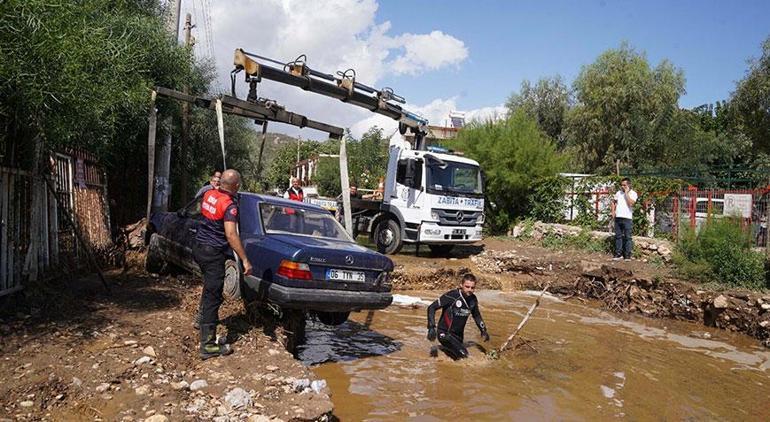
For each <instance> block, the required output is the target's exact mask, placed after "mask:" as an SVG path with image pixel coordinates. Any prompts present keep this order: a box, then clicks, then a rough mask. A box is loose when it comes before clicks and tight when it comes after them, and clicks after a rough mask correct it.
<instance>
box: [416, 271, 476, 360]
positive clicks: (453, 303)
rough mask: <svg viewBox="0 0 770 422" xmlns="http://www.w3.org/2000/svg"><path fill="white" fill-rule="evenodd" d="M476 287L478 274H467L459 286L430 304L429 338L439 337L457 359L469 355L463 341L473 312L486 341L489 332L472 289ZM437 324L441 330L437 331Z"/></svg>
mask: <svg viewBox="0 0 770 422" xmlns="http://www.w3.org/2000/svg"><path fill="white" fill-rule="evenodd" d="M475 289H476V277H475V276H474V275H473V274H465V275H464V276H463V278H462V281H461V282H460V287H459V288H458V289H454V290H450V291H448V292H446V293H444V294H443V295H441V297H439V298H438V299H436V300H435V301H434V302H433V303H431V304H430V306H428V340H429V341H433V340H436V337H437V336H438V341H439V343H441V345H442V346H444V350H445V351H446V353H447V354H448V355H449V356H450V357H451V358H452V359H454V360H457V359H464V358H467V357H468V349H466V348H465V345H464V344H463V336H464V332H465V323H466V322H467V321H468V316H470V315H472V316H473V320H474V321H476V326H478V327H479V330H480V331H481V337H482V338H483V339H484V341H485V342H487V341H489V333H488V332H487V326H486V324H484V319H483V318H482V317H481V312H480V311H479V301H478V299H477V298H476V295H474V294H473V291H474V290H475ZM439 308H441V317H440V318H439V321H438V327H437V326H436V322H435V316H436V311H437V310H438V309H439ZM437 328H438V331H437Z"/></svg>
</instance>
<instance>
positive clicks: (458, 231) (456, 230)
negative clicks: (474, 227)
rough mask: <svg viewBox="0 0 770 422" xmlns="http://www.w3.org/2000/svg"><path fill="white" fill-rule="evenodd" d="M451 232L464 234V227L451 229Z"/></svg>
mask: <svg viewBox="0 0 770 422" xmlns="http://www.w3.org/2000/svg"><path fill="white" fill-rule="evenodd" d="M452 234H465V229H452Z"/></svg>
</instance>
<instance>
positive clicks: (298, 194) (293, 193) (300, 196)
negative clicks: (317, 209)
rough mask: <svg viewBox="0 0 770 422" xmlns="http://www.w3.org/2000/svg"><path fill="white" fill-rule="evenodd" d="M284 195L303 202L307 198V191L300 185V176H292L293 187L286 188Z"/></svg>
mask: <svg viewBox="0 0 770 422" xmlns="http://www.w3.org/2000/svg"><path fill="white" fill-rule="evenodd" d="M283 197H284V198H286V199H291V200H292V201H299V202H302V201H303V200H304V199H305V193H304V192H303V191H302V188H301V187H300V185H299V179H298V178H296V177H292V178H291V187H290V188H289V189H286V192H284V193H283Z"/></svg>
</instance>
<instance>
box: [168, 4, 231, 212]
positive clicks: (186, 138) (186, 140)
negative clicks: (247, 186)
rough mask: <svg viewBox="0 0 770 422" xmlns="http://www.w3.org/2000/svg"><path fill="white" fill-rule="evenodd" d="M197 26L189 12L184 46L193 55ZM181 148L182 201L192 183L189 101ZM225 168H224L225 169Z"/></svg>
mask: <svg viewBox="0 0 770 422" xmlns="http://www.w3.org/2000/svg"><path fill="white" fill-rule="evenodd" d="M194 27H195V26H194V25H193V24H192V15H190V14H189V13H188V14H187V15H186V16H185V18H184V46H185V48H186V49H187V51H188V52H189V53H190V54H191V55H192V48H193V44H194V42H193V41H192V35H191V34H190V32H191V31H192V29H193V28H194ZM182 92H184V93H185V94H189V93H190V85H188V84H187V83H185V85H184V88H183V89H182ZM181 143H182V144H181V150H180V151H179V155H180V156H181V160H178V161H179V164H180V165H181V166H182V180H181V186H180V187H179V196H181V197H182V201H186V200H187V198H188V195H187V193H188V192H187V188H188V185H189V184H190V174H189V171H187V163H188V159H187V150H188V148H189V145H190V103H188V102H187V101H185V102H183V103H182V139H181ZM223 170H224V169H223ZM211 173H212V174H213V171H212V172H211Z"/></svg>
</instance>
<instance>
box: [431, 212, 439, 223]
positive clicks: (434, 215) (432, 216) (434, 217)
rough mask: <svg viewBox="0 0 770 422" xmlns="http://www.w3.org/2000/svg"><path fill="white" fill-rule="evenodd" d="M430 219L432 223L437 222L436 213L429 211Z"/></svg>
mask: <svg viewBox="0 0 770 422" xmlns="http://www.w3.org/2000/svg"><path fill="white" fill-rule="evenodd" d="M430 218H431V219H433V220H434V221H438V211H436V210H431V211H430Z"/></svg>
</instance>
